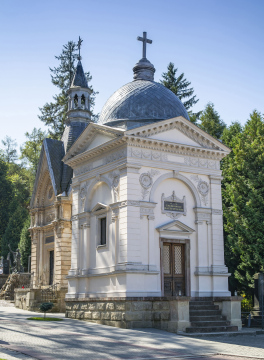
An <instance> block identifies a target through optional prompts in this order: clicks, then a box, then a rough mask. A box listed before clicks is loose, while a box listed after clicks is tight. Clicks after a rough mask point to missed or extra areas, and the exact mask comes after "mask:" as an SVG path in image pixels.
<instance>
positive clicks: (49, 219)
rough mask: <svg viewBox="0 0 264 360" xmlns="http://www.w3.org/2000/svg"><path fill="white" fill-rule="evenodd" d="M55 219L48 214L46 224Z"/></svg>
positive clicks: (52, 215)
mask: <svg viewBox="0 0 264 360" xmlns="http://www.w3.org/2000/svg"><path fill="white" fill-rule="evenodd" d="M54 218H55V216H54V214H48V215H47V216H46V223H50V222H51V221H53V220H54Z"/></svg>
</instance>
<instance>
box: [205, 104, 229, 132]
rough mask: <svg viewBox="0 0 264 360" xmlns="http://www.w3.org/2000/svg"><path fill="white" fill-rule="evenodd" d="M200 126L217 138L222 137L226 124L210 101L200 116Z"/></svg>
mask: <svg viewBox="0 0 264 360" xmlns="http://www.w3.org/2000/svg"><path fill="white" fill-rule="evenodd" d="M199 127H200V128H201V129H202V130H204V131H206V132H207V133H208V134H210V135H212V136H213V137H215V138H216V139H221V136H222V134H223V131H224V129H225V128H226V124H225V123H224V122H223V120H221V119H220V116H219V114H218V112H217V111H216V110H215V109H214V104H213V103H210V102H209V103H208V104H207V105H206V107H205V110H204V111H203V112H202V115H201V117H200V122H199Z"/></svg>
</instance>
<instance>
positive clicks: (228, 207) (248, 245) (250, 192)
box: [222, 111, 264, 293]
mask: <svg viewBox="0 0 264 360" xmlns="http://www.w3.org/2000/svg"><path fill="white" fill-rule="evenodd" d="M223 141H224V142H225V143H226V144H227V145H228V146H231V147H232V150H233V151H232V153H231V154H230V155H231V156H230V155H229V156H228V157H227V158H225V159H224V160H223V162H222V170H223V175H224V182H223V209H224V229H225V249H226V254H229V255H228V257H227V261H228V266H229V267H231V270H234V279H233V280H234V282H233V286H234V284H235V286H238V287H239V289H240V290H243V291H245V292H247V293H250V289H252V287H253V283H254V280H253V275H254V274H255V273H257V272H259V271H260V270H261V269H263V268H264V232H263V228H264V186H263V184H264V121H263V117H262V116H261V114H260V113H259V112H257V111H254V112H253V113H252V114H251V115H250V119H249V120H248V122H247V123H246V125H245V127H244V128H243V129H241V126H240V125H239V124H237V123H235V124H232V125H231V127H230V128H229V129H227V130H225V131H224V133H223Z"/></svg>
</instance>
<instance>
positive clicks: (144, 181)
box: [139, 169, 159, 200]
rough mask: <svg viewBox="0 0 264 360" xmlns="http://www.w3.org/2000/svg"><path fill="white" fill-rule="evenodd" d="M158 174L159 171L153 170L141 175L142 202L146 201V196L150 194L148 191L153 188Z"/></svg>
mask: <svg viewBox="0 0 264 360" xmlns="http://www.w3.org/2000/svg"><path fill="white" fill-rule="evenodd" d="M158 174H159V171H158V170H153V169H151V170H150V171H148V172H147V173H142V174H141V175H140V177H139V182H140V185H141V187H142V189H141V194H142V200H144V199H145V198H146V196H147V195H148V194H149V190H148V189H149V188H151V186H152V184H153V177H154V176H155V175H158Z"/></svg>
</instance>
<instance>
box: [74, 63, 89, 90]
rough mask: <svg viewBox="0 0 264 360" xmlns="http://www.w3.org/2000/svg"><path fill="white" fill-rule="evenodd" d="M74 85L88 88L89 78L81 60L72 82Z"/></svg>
mask: <svg viewBox="0 0 264 360" xmlns="http://www.w3.org/2000/svg"><path fill="white" fill-rule="evenodd" d="M72 86H80V87H82V88H88V84H87V79H86V76H85V74H84V71H83V67H82V63H81V61H80V60H79V61H78V64H77V68H76V71H75V74H74V78H73V80H72V83H71V87H72Z"/></svg>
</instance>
